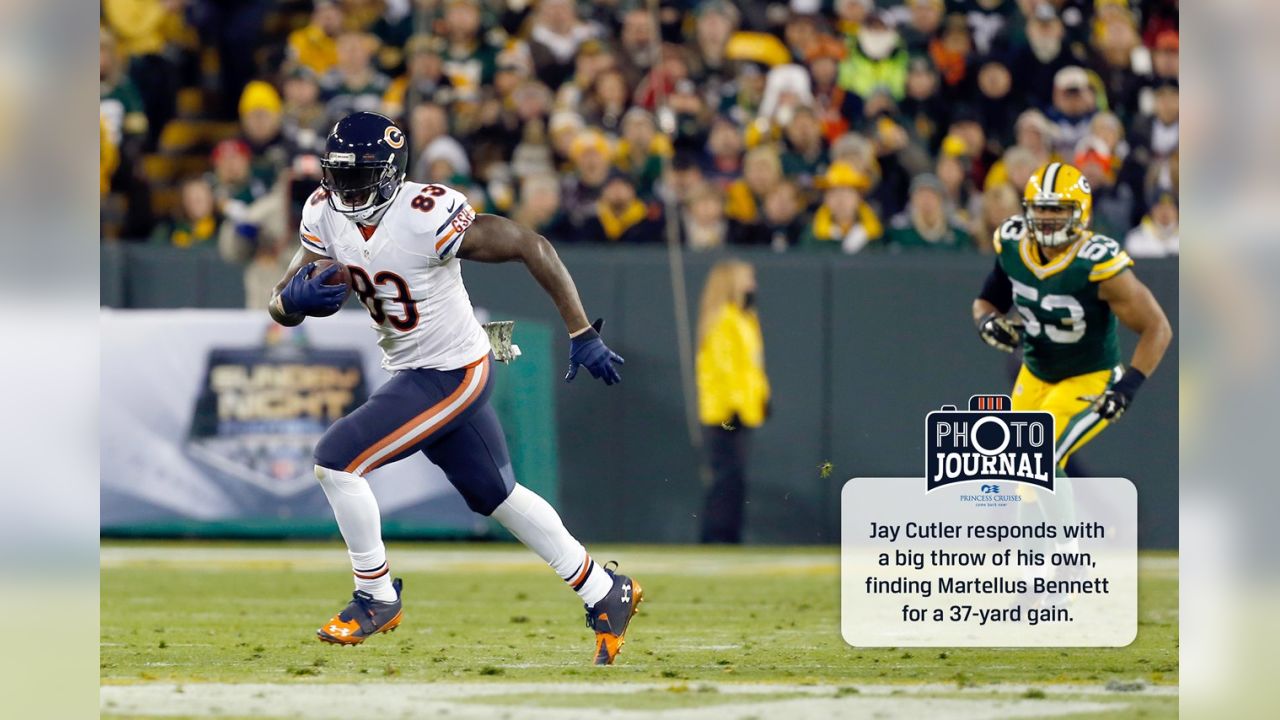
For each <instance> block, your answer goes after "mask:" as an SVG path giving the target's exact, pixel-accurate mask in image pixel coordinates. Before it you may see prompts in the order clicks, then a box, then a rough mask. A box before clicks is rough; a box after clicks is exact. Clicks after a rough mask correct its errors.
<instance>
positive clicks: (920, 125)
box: [898, 57, 951, 152]
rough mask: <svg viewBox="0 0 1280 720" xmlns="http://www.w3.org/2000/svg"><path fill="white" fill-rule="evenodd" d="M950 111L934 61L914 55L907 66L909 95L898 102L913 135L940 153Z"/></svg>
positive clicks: (932, 150)
mask: <svg viewBox="0 0 1280 720" xmlns="http://www.w3.org/2000/svg"><path fill="white" fill-rule="evenodd" d="M950 112H951V108H949V107H948V106H947V103H946V101H945V100H943V99H942V95H941V94H940V92H939V81H938V73H937V72H936V71H935V70H934V69H933V64H932V63H930V62H929V59H928V58H925V57H916V58H912V59H911V62H910V64H909V65H908V66H907V86H906V94H905V96H904V97H903V98H902V101H901V102H900V103H898V114H899V115H900V116H901V118H902V120H903V122H904V123H905V125H906V128H907V130H908V131H909V132H910V133H911V136H912V137H913V138H915V140H916V141H917V142H919V143H920V145H921V146H922V147H924V148H926V149H927V150H929V151H930V152H937V149H938V145H939V144H940V143H941V142H942V136H943V134H944V132H945V130H946V128H947V126H948V125H950V124H951V120H950Z"/></svg>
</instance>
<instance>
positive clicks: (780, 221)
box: [743, 180, 805, 252]
mask: <svg viewBox="0 0 1280 720" xmlns="http://www.w3.org/2000/svg"><path fill="white" fill-rule="evenodd" d="M762 220H763V222H762V223H761V226H760V230H761V232H759V233H755V234H748V235H745V236H744V238H743V241H744V242H751V243H767V244H768V245H769V247H771V248H773V249H774V250H776V251H779V252H781V251H783V250H786V249H787V248H790V247H791V246H793V245H795V244H796V243H798V242H799V241H800V236H801V235H802V234H804V229H805V223H804V202H803V201H802V200H801V198H800V191H799V189H797V188H796V184H795V183H793V182H791V181H789V180H783V181H782V182H781V183H779V184H778V186H777V187H776V188H774V189H773V191H772V192H770V193H769V194H768V195H767V196H765V199H764V217H763V219H762Z"/></svg>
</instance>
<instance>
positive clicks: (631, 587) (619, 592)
mask: <svg viewBox="0 0 1280 720" xmlns="http://www.w3.org/2000/svg"><path fill="white" fill-rule="evenodd" d="M609 565H613V566H614V567H615V568H616V567H617V566H618V564H617V563H615V562H609V563H605V565H604V571H605V572H607V573H609V577H611V578H613V588H612V589H611V590H609V594H608V595H605V596H604V598H603V599H602V600H601V601H600V602H598V603H596V604H595V605H594V606H593V607H589V608H587V627H589V628H591V629H592V630H595V631H596V654H595V664H596V665H612V664H613V660H614V658H616V657H618V651H619V650H621V649H622V645H623V644H624V643H625V642H626V639H625V638H624V636H625V635H626V633H627V626H629V625H630V624H631V618H632V616H634V615H635V614H636V612H637V611H638V610H639V608H640V603H641V602H642V601H643V600H644V590H643V589H642V588H641V587H640V583H638V582H636V581H635V580H632V579H631V578H629V577H627V576H626V575H618V574H616V573H614V571H613V570H611V569H609Z"/></svg>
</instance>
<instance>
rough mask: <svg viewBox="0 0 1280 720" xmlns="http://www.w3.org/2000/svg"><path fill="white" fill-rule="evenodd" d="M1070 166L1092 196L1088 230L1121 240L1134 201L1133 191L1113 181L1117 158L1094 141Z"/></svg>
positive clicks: (1133, 207) (1134, 209)
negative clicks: (1086, 183)
mask: <svg viewBox="0 0 1280 720" xmlns="http://www.w3.org/2000/svg"><path fill="white" fill-rule="evenodd" d="M1072 164H1073V165H1075V166H1076V167H1077V168H1079V169H1080V172H1081V173H1082V174H1083V175H1084V176H1085V178H1087V179H1088V181H1089V186H1090V189H1091V190H1092V195H1093V219H1092V220H1091V221H1090V222H1089V229H1091V230H1093V231H1094V232H1095V233H1097V234H1099V235H1105V236H1107V237H1110V238H1113V239H1120V238H1122V237H1124V235H1125V233H1126V232H1128V230H1129V228H1131V227H1133V217H1134V212H1135V211H1136V210H1137V207H1138V204H1137V203H1138V198H1137V197H1136V196H1135V194H1134V191H1133V188H1131V187H1129V186H1128V185H1121V184H1119V183H1117V182H1116V176H1117V174H1118V170H1119V168H1118V167H1117V165H1118V159H1117V158H1116V157H1115V156H1114V155H1110V154H1108V152H1107V148H1106V146H1105V145H1104V144H1103V143H1101V142H1099V141H1097V140H1096V139H1094V140H1091V141H1090V142H1088V143H1085V144H1084V146H1083V147H1082V148H1081V152H1079V153H1077V154H1076V156H1075V159H1074V160H1073V161H1072Z"/></svg>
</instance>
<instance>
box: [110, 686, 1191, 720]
mask: <svg viewBox="0 0 1280 720" xmlns="http://www.w3.org/2000/svg"><path fill="white" fill-rule="evenodd" d="M857 687H858V692H857V694H847V695H838V694H837V693H838V690H837V688H835V687H832V686H812V685H781V684H768V685H746V684H741V685H740V684H732V683H693V684H690V685H688V686H687V689H686V687H685V686H683V685H681V686H673V685H670V684H666V685H663V684H656V683H634V684H620V683H502V684H496V683H495V684H487V683H363V684H358V685H356V684H332V685H329V684H325V685H319V684H305V683H296V684H234V685H232V684H216V683H209V684H189V685H173V684H147V685H108V686H104V687H102V689H101V709H102V712H103V713H104V714H119V715H130V716H144V717H145V716H165V715H190V716H197V717H219V716H248V717H261V718H294V717H296V718H309V719H311V718H314V719H315V720H329V719H330V718H332V719H334V720H349V719H350V718H352V717H387V718H399V717H414V718H421V717H442V716H447V717H449V718H454V719H458V718H461V719H462V720H471V719H472V718H475V719H477V720H478V719H481V718H484V719H488V718H495V717H496V718H501V717H507V716H509V717H515V716H516V715H517V713H518V716H519V717H520V718H530V719H531V720H580V719H581V720H594V719H596V718H599V717H602V716H603V717H613V718H623V719H629V718H637V719H638V718H663V719H669V720H708V719H710V718H725V719H726V720H732V719H738V718H749V717H756V718H759V717H762V716H763V714H764V713H767V714H768V715H769V716H770V717H785V718H787V720H839V719H841V718H866V717H875V718H888V719H893V718H904V719H905V718H920V717H939V718H948V719H952V720H987V719H988V718H989V719H991V720H996V719H998V718H1009V717H1019V718H1023V717H1026V718H1032V717H1045V718H1049V717H1057V716H1062V715H1068V714H1074V713H1090V712H1101V711H1103V710H1116V709H1119V708H1122V707H1123V703H1116V702H1098V701H1096V700H1094V699H1093V697H1097V696H1103V695H1106V696H1109V697H1110V698H1113V699H1114V698H1117V697H1125V696H1131V695H1128V694H1126V695H1125V696H1122V695H1119V694H1117V693H1113V692H1109V691H1107V690H1106V689H1105V688H1103V687H1101V686H1080V685H1072V686H1052V687H1049V688H1044V689H1043V690H1044V693H1045V696H1046V697H1044V698H1043V699H1025V698H1022V697H1020V695H1021V693H1022V692H1024V691H1025V690H1026V688H1027V687H1028V686H1023V685H1001V686H984V687H979V688H968V689H965V690H957V689H956V688H955V686H953V685H937V684H935V685H915V686H898V685H866V686H864V685H859V686H857ZM673 689H674V690H675V691H677V692H679V693H680V695H679V696H680V697H682V698H687V699H688V700H689V704H690V705H693V707H685V708H678V709H665V710H663V709H657V708H644V709H637V710H628V709H626V708H627V707H628V705H629V703H628V702H627V700H626V698H625V697H624V696H625V695H627V694H636V693H644V694H646V695H649V694H652V693H668V692H672V691H673ZM1176 692H1177V691H1176V688H1166V687H1157V688H1149V689H1145V690H1142V691H1140V692H1139V693H1134V694H1139V695H1140V694H1145V695H1148V696H1150V695H1159V696H1171V695H1174V694H1176ZM704 693H705V694H704ZM780 694H788V695H801V696H803V697H799V698H794V697H793V698H771V697H767V696H771V695H780ZM505 695H537V696H541V697H543V698H545V699H547V702H549V703H551V704H549V705H548V704H541V706H536V707H530V706H527V705H525V706H516V705H510V704H505V703H503V702H502V696H505ZM583 695H600V703H599V704H598V705H592V706H587V707H582V706H578V707H555V705H554V699H555V698H558V697H564V698H581V697H582V696H583ZM966 696H971V697H966ZM1082 697H1084V698H1087V699H1081V698H1082ZM703 699H706V700H707V703H706V704H703V703H702V702H701V701H702V700H703ZM486 700H492V701H493V702H486ZM698 705H701V706H700V707H699V706H698Z"/></svg>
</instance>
